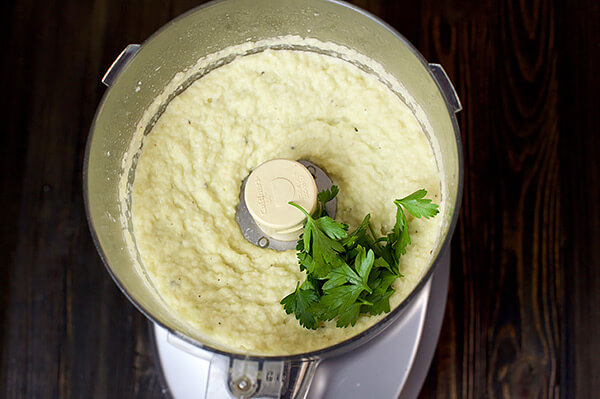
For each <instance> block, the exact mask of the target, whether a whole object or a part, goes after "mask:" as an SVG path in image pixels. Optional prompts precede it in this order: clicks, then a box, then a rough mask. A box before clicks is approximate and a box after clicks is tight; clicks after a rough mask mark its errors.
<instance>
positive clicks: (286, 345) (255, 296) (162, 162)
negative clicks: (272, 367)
mask: <svg viewBox="0 0 600 399" xmlns="http://www.w3.org/2000/svg"><path fill="white" fill-rule="evenodd" d="M273 158H288V159H307V160H310V161H312V162H314V163H316V164H318V165H319V166H320V167H321V168H323V169H324V170H325V171H326V172H327V173H328V175H329V176H330V177H331V178H332V180H333V181H334V183H335V184H337V185H338V186H339V187H340V195H339V196H338V213H337V216H336V219H337V220H341V221H344V222H346V223H349V224H350V226H351V228H352V227H353V226H356V225H357V224H358V223H360V221H361V219H362V217H363V216H364V215H365V214H366V213H371V216H372V219H371V220H372V222H373V225H374V227H375V230H376V231H377V232H378V233H382V234H383V233H386V232H387V231H389V230H390V229H391V227H392V225H393V223H394V215H395V206H394V204H393V200H394V199H395V198H401V197H403V196H405V195H407V194H409V193H412V192H413V191H415V190H417V189H420V188H425V189H426V190H427V191H428V192H429V194H428V197H430V198H432V199H433V200H434V202H437V203H440V202H441V201H440V200H441V194H440V184H441V182H440V176H439V172H438V170H437V167H436V163H435V159H434V155H433V152H432V150H431V147H430V146H429V143H428V141H427V138H426V137H425V135H424V134H423V132H422V130H421V127H420V125H419V123H418V122H417V120H416V119H415V118H414V116H413V115H412V113H411V112H410V110H409V109H408V107H407V106H406V105H405V104H404V103H403V102H402V101H401V100H400V99H399V98H398V97H397V96H396V95H395V94H394V93H393V92H392V91H390V90H389V89H388V88H387V87H386V86H385V85H384V84H382V83H381V82H379V81H378V80H377V79H376V78H375V77H374V76H371V75H369V74H367V73H365V72H363V71H361V70H359V69H358V68H357V67H355V66H354V65H352V64H350V63H348V62H346V61H342V60H339V59H337V58H333V57H329V56H325V55H320V54H317V53H312V52H299V51H289V50H280V51H273V50H267V51H265V52H262V53H258V54H254V55H250V56H245V57H241V58H238V59H236V60H235V61H234V62H232V63H230V64H228V65H226V66H223V67H220V68H218V69H216V70H214V71H212V72H211V73H209V74H208V75H206V76H204V77H203V78H201V79H199V80H197V81H196V82H194V83H193V84H192V85H191V86H190V87H189V88H188V89H186V90H185V91H184V92H183V93H181V94H180V95H178V96H177V97H175V98H174V99H173V100H172V102H171V103H170V104H169V105H168V107H167V109H166V110H165V112H164V113H163V114H162V115H161V117H160V118H159V120H158V121H157V123H156V125H155V126H154V127H153V129H152V131H151V132H150V134H149V135H148V136H147V137H146V138H145V140H144V147H143V150H142V153H141V156H140V159H139V163H138V166H137V169H136V175H135V181H134V184H133V189H132V217H133V225H134V234H135V238H136V241H137V245H138V250H139V252H140V255H141V259H142V262H143V266H144V267H145V268H146V269H147V270H148V272H149V275H150V276H151V279H152V280H153V283H154V285H155V286H156V288H157V290H158V291H159V293H160V295H161V296H162V297H163V298H164V300H165V301H166V303H167V304H168V305H169V306H170V307H171V309H172V310H173V311H174V312H175V314H176V315H177V316H178V317H180V318H181V319H183V320H186V322H187V323H189V325H190V326H191V327H192V329H193V331H195V332H196V333H197V337H198V338H200V339H202V337H210V339H212V340H216V341H217V342H219V343H221V344H223V345H226V346H229V347H231V348H235V349H236V350H237V351H244V352H248V353H252V354H271V355H283V354H292V353H300V352H306V351H311V350H316V349H319V348H323V347H326V346H329V345H332V344H334V343H337V342H340V341H342V340H344V339H346V338H348V337H350V336H352V335H355V334H357V333H359V332H360V331H363V330H364V329H366V328H368V327H369V326H371V325H372V324H374V323H375V322H376V321H378V320H379V319H380V318H381V317H382V316H378V317H366V316H361V318H360V319H359V321H358V323H357V324H356V326H354V327H351V328H344V329H341V328H336V327H335V326H334V324H333V323H329V324H327V325H326V326H325V327H324V328H321V329H318V330H316V331H311V330H306V329H304V328H302V327H301V326H300V325H299V324H298V322H297V320H296V319H295V318H294V317H293V315H286V314H285V312H284V310H283V308H282V306H281V305H280V304H279V301H280V300H281V298H283V297H284V296H285V295H287V294H288V293H289V292H291V291H292V290H293V289H294V287H295V285H296V282H297V281H298V280H300V281H302V280H303V279H304V274H303V273H301V272H300V271H299V269H298V265H297V261H296V257H295V253H294V251H285V252H277V251H274V250H265V249H261V248H258V247H256V246H254V245H252V244H250V243H249V242H247V241H246V240H245V239H244V237H243V236H242V234H241V231H240V229H239V227H238V225H237V223H236V221H235V209H236V205H237V203H238V198H239V197H238V196H239V190H240V185H241V182H242V180H243V179H244V178H245V177H246V176H247V175H248V173H249V172H250V171H251V170H252V169H253V168H255V167H256V166H258V165H259V164H261V163H262V162H265V161H267V160H269V159H273ZM409 220H410V221H409V227H410V233H411V238H412V241H413V244H412V245H411V246H410V247H409V249H408V253H407V254H406V255H405V256H404V257H403V259H402V261H401V264H400V269H401V272H402V273H403V274H405V277H404V278H402V279H399V280H397V281H396V283H395V288H396V289H397V292H396V293H395V294H394V295H393V296H392V298H391V304H392V307H393V306H396V305H397V304H398V303H399V302H400V301H401V300H402V299H403V298H404V297H405V296H406V295H407V294H408V293H409V292H410V290H411V289H412V288H413V287H414V285H415V284H416V283H417V281H418V279H419V277H420V275H421V272H422V271H423V269H424V267H426V266H427V265H428V263H429V261H430V257H431V255H430V251H431V248H433V247H434V245H435V241H436V239H437V237H438V231H439V224H440V221H441V218H439V217H438V218H434V219H432V220H429V221H422V220H416V219H412V218H411V219H409Z"/></svg>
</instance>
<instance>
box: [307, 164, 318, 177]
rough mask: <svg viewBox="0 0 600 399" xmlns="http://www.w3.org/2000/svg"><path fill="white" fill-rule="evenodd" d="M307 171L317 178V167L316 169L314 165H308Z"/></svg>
mask: <svg viewBox="0 0 600 399" xmlns="http://www.w3.org/2000/svg"><path fill="white" fill-rule="evenodd" d="M306 169H308V171H309V172H310V174H311V175H312V176H313V177H316V175H317V170H316V169H315V167H314V166H312V165H308V166H307V167H306Z"/></svg>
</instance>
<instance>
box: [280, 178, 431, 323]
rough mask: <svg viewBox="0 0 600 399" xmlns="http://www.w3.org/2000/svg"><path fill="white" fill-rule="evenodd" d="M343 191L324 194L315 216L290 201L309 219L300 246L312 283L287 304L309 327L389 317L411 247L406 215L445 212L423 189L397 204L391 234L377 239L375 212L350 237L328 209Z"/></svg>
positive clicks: (285, 300)
mask: <svg viewBox="0 0 600 399" xmlns="http://www.w3.org/2000/svg"><path fill="white" fill-rule="evenodd" d="M338 192H339V189H338V187H337V186H332V187H331V189H329V190H323V191H321V192H320V193H319V194H318V196H317V200H318V206H317V210H316V211H315V213H314V215H310V214H309V213H308V212H307V211H306V210H305V209H304V208H302V207H301V206H299V205H298V204H295V203H293V202H290V205H292V206H294V207H296V208H298V209H299V210H300V211H301V212H302V213H304V215H305V216H306V224H305V225H304V233H303V234H302V236H301V237H300V239H299V240H298V244H297V245H296V250H297V257H298V264H299V265H300V270H301V271H306V280H305V281H304V283H302V285H300V284H299V283H298V284H297V285H296V289H295V290H294V292H292V293H291V294H289V295H287V296H286V297H285V298H283V299H282V300H281V304H282V305H283V308H284V310H285V312H286V313H287V314H292V313H293V314H294V315H295V317H296V319H298V321H299V322H300V325H302V326H303V327H305V328H308V329H317V328H319V327H320V326H321V323H322V322H323V321H328V320H333V319H336V326H337V327H347V326H349V325H352V326H353V325H355V324H356V322H357V320H358V317H359V315H360V314H361V313H365V314H370V315H378V314H381V313H388V312H389V311H390V302H389V298H390V296H391V295H392V294H393V293H394V292H395V290H394V289H393V288H392V284H393V283H394V281H395V280H396V279H397V278H399V277H402V274H400V272H399V270H398V264H399V262H400V257H401V256H402V255H404V254H405V253H406V248H407V246H408V245H410V243H411V241H410V236H409V233H408V219H407V217H406V214H405V211H406V212H408V213H409V214H410V215H412V216H413V217H415V218H425V219H429V218H431V217H434V216H435V215H436V214H437V213H438V212H439V208H438V206H437V205H436V204H434V203H432V202H431V200H430V199H427V198H425V195H426V194H427V191H426V190H418V191H415V192H414V193H412V194H410V195H408V196H406V197H404V198H402V199H397V200H395V201H394V204H395V205H396V223H395V224H394V227H393V228H392V231H391V232H390V233H388V234H387V235H386V236H384V237H376V234H375V232H374V230H373V226H372V225H371V222H370V217H371V215H370V214H367V215H366V216H365V217H364V219H363V220H362V222H361V223H360V225H359V226H358V227H357V228H356V229H355V230H354V231H352V232H350V233H349V232H348V225H346V224H344V223H339V222H336V221H335V220H333V219H332V218H331V217H329V215H328V214H327V210H326V209H325V204H326V203H327V202H329V201H331V200H332V199H334V198H335V197H336V195H337V194H338Z"/></svg>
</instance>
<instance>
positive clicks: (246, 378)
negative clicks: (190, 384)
mask: <svg viewBox="0 0 600 399" xmlns="http://www.w3.org/2000/svg"><path fill="white" fill-rule="evenodd" d="M319 362H320V360H298V361H287V360H280V361H271V360H258V361H256V360H245V359H233V358H229V357H227V356H221V355H217V356H215V357H214V358H213V359H212V361H211V364H210V371H209V374H208V386H207V388H206V399H222V398H231V399H250V398H254V399H276V398H283V399H305V398H306V395H307V394H308V389H309V388H310V384H311V382H312V380H313V377H314V375H315V371H316V369H317V366H318V364H319Z"/></svg>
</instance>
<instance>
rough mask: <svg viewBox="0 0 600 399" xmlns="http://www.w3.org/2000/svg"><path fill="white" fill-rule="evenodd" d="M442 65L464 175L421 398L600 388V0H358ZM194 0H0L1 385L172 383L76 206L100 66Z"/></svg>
mask: <svg viewBox="0 0 600 399" xmlns="http://www.w3.org/2000/svg"><path fill="white" fill-rule="evenodd" d="M354 3H355V4H357V5H359V6H361V7H363V8H365V9H367V10H369V11H371V12H372V13H374V14H376V15H378V16H379V17H381V18H383V19H384V20H386V21H387V22H389V23H390V24H391V25H392V26H394V27H395V28H396V29H397V30H398V31H400V32H401V33H403V34H404V35H405V36H406V37H407V38H408V39H409V40H410V41H411V42H412V43H414V44H415V46H416V47H417V48H418V49H419V50H420V51H421V52H422V53H423V55H424V56H425V57H426V58H427V59H428V60H429V61H431V62H439V63H441V64H442V65H443V66H444V68H445V69H446V71H447V72H448V74H449V76H450V78H451V79H452V81H453V82H454V84H455V86H456V88H457V91H458V93H459V96H460V98H461V100H462V102H463V106H464V110H463V112H461V113H460V114H459V123H460V126H461V130H462V138H463V145H464V152H465V191H464V202H463V207H462V210H461V216H460V219H459V223H458V226H457V230H456V234H455V237H454V239H453V242H452V272H451V283H450V292H449V297H448V306H447V309H446V315H445V319H444V325H443V327H442V333H441V337H440V342H439V346H438V349H437V353H436V355H435V358H434V361H433V364H432V367H431V370H430V372H429V375H428V377H427V380H426V382H425V385H424V387H423V390H422V392H421V397H423V398H575V397H577V398H594V397H598V392H600V378H599V377H598V375H600V360H598V357H599V356H600V343H599V340H598V339H597V336H596V334H597V332H598V331H600V211H599V210H598V209H599V205H598V204H600V185H599V183H600V182H599V179H600V165H599V158H600V157H599V156H598V155H597V151H598V148H600V132H599V129H598V123H597V122H596V120H597V118H598V116H599V115H600V101H599V99H598V98H599V97H598V93H600V78H599V77H598V75H599V71H600V55H599V54H600V31H599V23H598V22H599V21H600V3H598V2H597V1H595V0H580V1H567V0H554V1H546V0H531V1H516V0H515V1H511V0H496V1H491V0H449V1H442V0H426V1H410V2H409V1H384V0H379V1H366V0H365V1H355V2H354ZM197 4H198V2H197V1H191V0H169V1H158V0H157V1H150V0H147V1H142V0H128V1H121V0H94V1H82V0H55V1H44V2H36V1H33V0H17V1H12V2H5V3H4V4H3V11H4V12H2V13H1V14H0V18H1V23H0V29H1V32H2V46H3V51H2V70H1V76H2V82H3V84H2V88H3V91H4V93H3V95H2V96H0V99H1V100H0V101H1V104H0V109H2V121H3V124H2V125H3V126H4V127H3V128H2V129H1V130H2V134H1V135H0V140H1V141H0V143H1V146H0V151H1V155H2V156H1V157H0V189H1V197H0V198H1V199H0V201H1V209H2V211H1V212H0V226H1V229H0V251H1V252H0V253H1V254H2V258H1V259H2V260H1V262H0V398H7V399H13V398H162V397H163V392H162V388H161V384H160V381H159V377H158V373H157V369H156V368H155V366H154V359H153V355H152V352H151V345H150V341H149V334H148V324H147V322H146V320H145V319H144V317H143V316H142V315H141V314H140V313H139V312H138V311H136V310H135V309H134V308H133V306H132V305H131V304H130V303H129V302H128V301H127V299H126V298H125V297H124V296H123V295H122V294H121V293H120V292H119V290H118V289H117V287H116V286H115V285H114V283H113V282H112V281H111V279H110V278H109V276H108V274H107V273H106V271H105V270H104V267H103V266H102V263H101V261H100V259H99V257H98V255H97V253H96V250H95V248H94V245H93V243H92V240H91V237H90V234H89V231H88V227H87V223H86V219H85V214H84V209H83V200H82V164H83V151H84V146H85V140H86V138H87V134H88V129H89V126H90V123H91V120H92V118H93V114H94V111H95V108H96V106H97V105H98V103H99V101H100V97H101V95H102V93H103V92H104V88H103V86H101V84H100V78H101V76H102V75H103V73H104V71H105V70H106V69H107V67H108V66H109V65H110V64H111V62H112V61H113V59H114V58H115V57H116V55H118V53H119V52H120V51H121V50H122V49H123V48H124V47H125V46H126V45H127V44H128V43H139V42H141V41H143V40H144V39H145V38H147V37H148V36H149V35H150V34H152V33H153V32H154V31H155V30H156V29H158V28H159V27H160V26H161V25H163V24H165V23H166V22H167V21H169V20H170V19H171V18H173V17H175V16H177V15H178V14H180V13H182V12H184V11H186V10H188V9H190V8H192V7H194V6H196V5H197Z"/></svg>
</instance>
